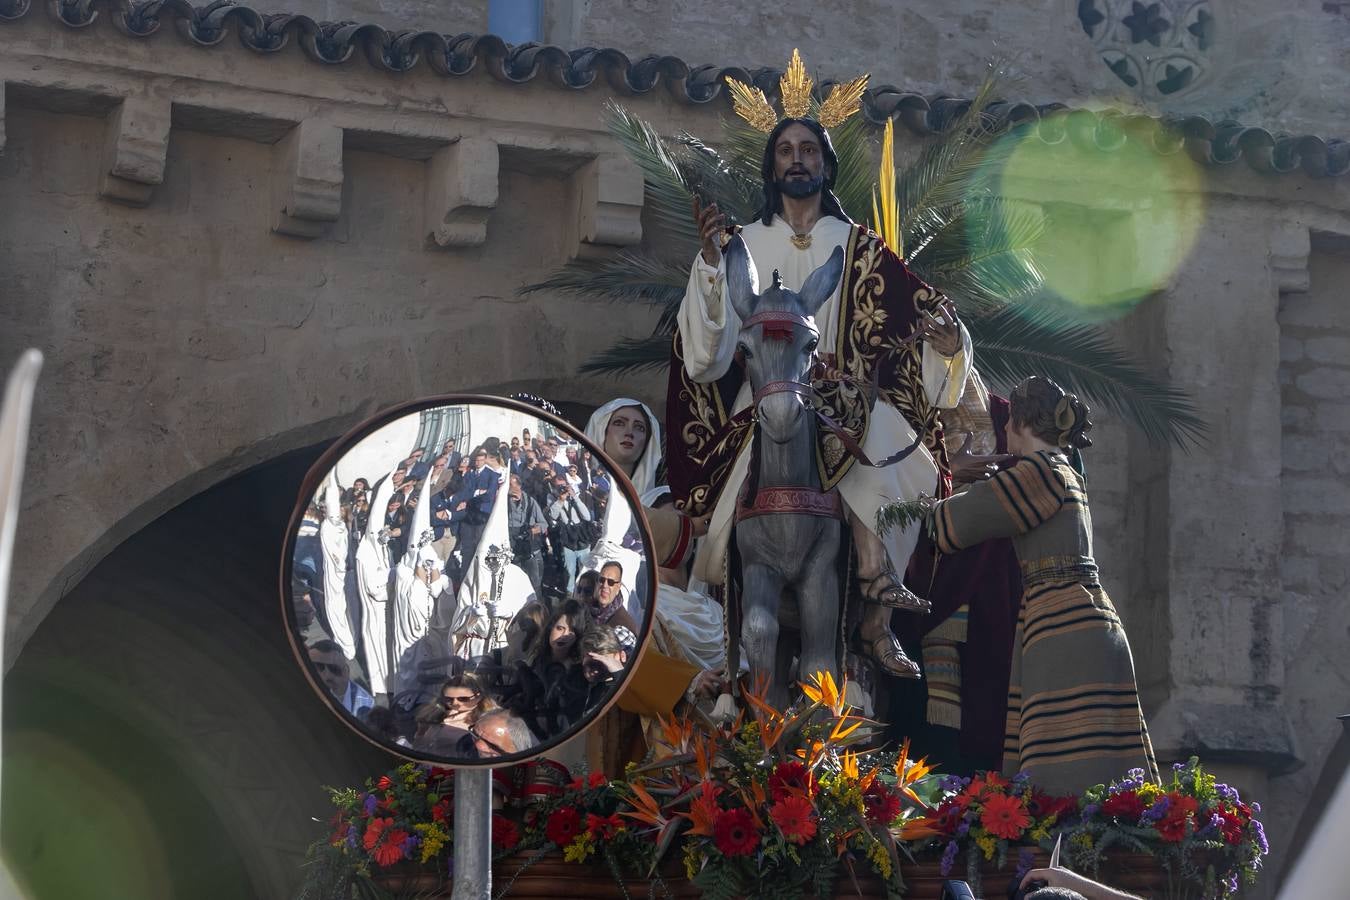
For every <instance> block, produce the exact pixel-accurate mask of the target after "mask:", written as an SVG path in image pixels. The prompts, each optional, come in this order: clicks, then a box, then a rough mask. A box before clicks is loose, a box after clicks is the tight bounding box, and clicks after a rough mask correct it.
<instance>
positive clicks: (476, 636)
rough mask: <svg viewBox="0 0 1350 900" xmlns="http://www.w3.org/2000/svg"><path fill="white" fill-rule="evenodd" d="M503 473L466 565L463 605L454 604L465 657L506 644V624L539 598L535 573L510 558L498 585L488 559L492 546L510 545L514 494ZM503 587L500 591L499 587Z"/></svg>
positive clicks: (459, 650)
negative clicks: (532, 578)
mask: <svg viewBox="0 0 1350 900" xmlns="http://www.w3.org/2000/svg"><path fill="white" fill-rule="evenodd" d="M498 474H499V475H500V478H499V483H498V485H497V499H496V501H495V502H494V503H493V504H492V512H491V513H489V514H488V520H487V524H486V525H485V526H483V538H482V540H480V541H479V542H478V549H477V550H476V551H475V552H474V555H473V558H472V559H470V560H467V561H466V562H465V566H464V580H463V582H462V583H461V584H460V587H459V596H458V603H457V605H456V607H455V618H454V625H453V626H452V628H451V633H452V635H453V637H452V640H454V641H455V643H456V645H457V649H456V650H455V654H456V655H457V656H461V657H463V658H465V659H469V658H471V657H474V656H482V655H483V654H486V653H490V652H492V651H493V650H495V649H496V648H498V647H502V646H505V645H506V628H507V625H509V624H510V622H511V620H512V619H513V618H515V616H516V613H518V612H520V609H521V607H523V606H524V605H525V604H526V603H529V602H530V601H531V600H533V599H535V597H534V585H533V584H532V583H531V582H530V576H528V575H526V574H525V571H524V570H523V569H521V568H520V567H519V566H517V565H515V564H514V563H511V562H509V561H508V562H507V563H506V565H505V567H504V568H503V569H502V571H501V573H500V576H499V577H500V579H501V580H500V584H499V585H494V583H493V580H492V567H491V566H489V565H488V563H487V555H488V552H489V551H490V549H491V548H492V547H500V548H502V549H503V550H506V551H508V556H509V551H510V549H511V534H510V527H509V525H508V522H507V512H508V506H509V502H510V501H509V499H508V497H507V495H508V493H509V492H510V488H511V485H510V480H511V479H510V478H509V477H508V475H507V473H505V472H502V473H498ZM497 587H500V588H501V590H500V593H498V592H497V590H496V588H497Z"/></svg>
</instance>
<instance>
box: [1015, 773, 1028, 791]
mask: <svg viewBox="0 0 1350 900" xmlns="http://www.w3.org/2000/svg"><path fill="white" fill-rule="evenodd" d="M1029 781H1031V773H1030V772H1028V771H1026V770H1025V769H1024V770H1022V771H1021V772H1018V773H1017V774H1016V775H1014V776H1013V777H1012V786H1013V788H1014V790H1015V791H1020V790H1021V789H1022V788H1024V787H1026V786H1027V782H1029Z"/></svg>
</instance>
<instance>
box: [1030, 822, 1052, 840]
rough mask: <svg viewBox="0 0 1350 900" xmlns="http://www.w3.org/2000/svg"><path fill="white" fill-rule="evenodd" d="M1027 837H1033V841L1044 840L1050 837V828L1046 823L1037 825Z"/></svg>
mask: <svg viewBox="0 0 1350 900" xmlns="http://www.w3.org/2000/svg"><path fill="white" fill-rule="evenodd" d="M1027 837H1029V838H1031V839H1032V840H1033V841H1038V842H1039V841H1043V840H1045V839H1046V838H1048V837H1050V829H1049V828H1046V827H1045V825H1037V826H1036V827H1035V828H1033V829H1032V830H1031V834H1029V835H1027Z"/></svg>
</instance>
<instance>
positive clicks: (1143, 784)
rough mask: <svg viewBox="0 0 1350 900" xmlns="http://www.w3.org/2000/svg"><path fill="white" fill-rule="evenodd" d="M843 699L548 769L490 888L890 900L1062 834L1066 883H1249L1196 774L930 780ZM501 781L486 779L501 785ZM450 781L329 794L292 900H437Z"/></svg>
mask: <svg viewBox="0 0 1350 900" xmlns="http://www.w3.org/2000/svg"><path fill="white" fill-rule="evenodd" d="M841 688H842V686H836V685H835V683H834V681H833V679H832V678H831V677H830V676H829V675H827V674H818V675H817V676H816V677H815V678H814V679H813V680H812V681H811V683H809V684H807V685H804V686H803V690H804V693H805V696H806V700H805V702H804V703H803V704H801V705H800V706H799V707H798V708H797V709H793V710H788V711H784V712H780V711H778V710H776V709H774V708H772V707H771V706H770V705H769V704H768V703H767V702H766V701H765V700H764V698H763V695H762V694H747V695H746V703H747V712H746V713H743V714H742V715H741V717H739V718H738V719H736V720H735V721H733V722H730V723H727V724H725V725H722V726H721V727H718V728H711V729H709V728H708V727H706V726H703V725H695V723H694V722H692V721H690V720H680V719H677V720H674V721H670V722H666V723H663V727H664V731H665V734H664V737H665V740H666V742H667V744H668V746H669V747H670V748H671V749H672V750H673V752H674V755H673V756H669V757H667V758H664V759H661V760H659V761H657V762H654V763H652V764H650V765H647V766H643V767H636V766H630V767H629V770H628V772H627V775H626V778H625V779H624V780H619V781H609V780H608V779H606V778H605V777H604V776H602V775H599V774H590V775H582V776H580V777H576V778H573V779H572V781H571V783H570V784H566V783H565V779H566V777H567V776H566V775H562V774H561V772H560V773H559V775H560V777H559V779H558V780H554V781H552V782H551V784H552V787H551V788H550V790H549V791H536V792H534V793H533V794H532V798H531V800H530V801H529V804H528V806H527V807H526V808H525V810H524V812H523V816H521V815H519V811H518V810H517V811H514V812H513V813H510V814H508V815H501V814H494V815H493V819H492V843H493V847H494V849H495V856H496V858H497V859H499V860H500V859H504V858H505V857H508V856H510V855H511V854H524V856H523V857H522V858H519V859H516V860H513V861H511V862H509V863H508V864H507V869H506V871H504V872H503V876H504V877H503V881H505V882H506V890H507V891H509V888H510V883H511V880H512V879H513V878H517V877H520V876H521V875H522V873H524V872H525V871H526V870H527V869H528V868H529V867H530V866H531V865H533V864H535V863H536V862H538V861H539V860H541V859H543V858H544V857H545V856H547V855H549V854H556V856H555V857H554V858H557V857H561V859H562V860H563V863H562V865H566V866H573V865H575V866H587V865H589V866H591V867H595V866H604V867H605V868H607V869H608V874H603V875H601V876H599V877H602V878H604V879H606V880H607V879H608V878H609V877H611V876H612V878H613V880H614V881H616V882H618V883H620V884H622V883H623V882H624V881H627V880H648V881H653V880H654V881H657V882H660V881H662V880H665V879H670V878H683V879H688V880H689V881H690V882H692V884H693V886H694V887H696V888H697V889H698V890H699V891H700V892H701V893H702V895H703V896H704V897H707V898H713V900H730V898H735V897H746V896H753V897H772V898H797V897H803V896H819V897H826V896H830V895H831V894H832V893H833V890H832V886H833V883H834V881H835V880H836V879H837V878H838V876H839V875H840V874H841V873H842V874H846V875H847V877H849V878H851V879H853V880H854V881H855V882H856V881H857V879H858V878H865V877H869V876H870V877H874V878H879V879H882V880H883V881H884V882H885V883H886V888H887V891H888V893H890V894H891V895H892V896H897V895H900V894H902V893H903V891H904V883H903V880H902V879H901V872H900V864H901V860H902V857H904V858H907V859H909V860H910V861H913V860H914V859H915V857H916V855H919V854H932V855H931V856H930V857H929V858H930V859H934V858H936V859H937V860H938V868H939V869H940V871H941V874H942V876H943V877H946V876H947V875H949V874H951V872H952V869H953V868H954V867H956V865H957V862H958V860H961V859H964V865H965V869H966V871H965V872H964V873H962V874H961V875H958V876H957V877H964V878H965V879H966V880H968V881H970V882H972V884H973V885H978V884H979V882H980V880H981V878H980V873H981V869H984V870H985V872H986V874H988V870H989V868H991V867H992V868H998V869H1010V868H1011V867H1010V865H1009V862H1010V860H1011V859H1012V858H1013V856H1014V854H1015V856H1016V859H1017V867H1016V874H1015V875H1014V876H1013V877H1015V878H1020V876H1021V875H1022V874H1023V873H1025V871H1027V870H1028V869H1029V868H1031V867H1032V865H1033V858H1034V856H1035V852H1036V850H1037V848H1039V849H1041V850H1045V851H1048V850H1050V848H1051V847H1052V846H1053V844H1054V843H1055V841H1056V839H1057V838H1061V839H1062V852H1063V859H1064V861H1065V862H1067V863H1068V864H1069V865H1070V866H1071V867H1072V868H1074V869H1076V870H1078V871H1082V872H1087V873H1089V874H1092V875H1098V874H1099V870H1100V869H1102V868H1103V866H1104V864H1107V865H1106V868H1108V873H1109V870H1110V867H1111V864H1112V863H1115V862H1119V854H1121V853H1124V854H1142V855H1146V856H1149V857H1152V858H1153V859H1154V860H1156V863H1150V864H1147V865H1145V866H1144V867H1142V868H1140V869H1138V870H1137V871H1138V872H1141V873H1145V874H1147V873H1152V874H1148V877H1150V878H1152V879H1154V883H1155V884H1157V883H1158V879H1161V877H1162V875H1164V874H1165V876H1166V888H1165V890H1166V892H1167V896H1169V897H1170V898H1172V900H1221V898H1227V897H1230V896H1232V895H1233V894H1235V893H1236V892H1237V890H1238V888H1239V885H1240V884H1242V883H1244V882H1245V883H1251V882H1252V881H1254V880H1255V877H1256V873H1257V872H1258V871H1259V869H1260V868H1261V862H1262V857H1263V856H1264V855H1265V854H1266V853H1267V852H1268V850H1269V847H1268V845H1267V843H1266V838H1265V834H1264V831H1263V829H1262V827H1261V823H1260V821H1258V819H1257V818H1256V816H1257V814H1258V813H1259V812H1260V806H1259V805H1258V804H1256V803H1246V802H1244V801H1243V800H1242V799H1241V798H1240V797H1239V796H1238V792H1237V791H1236V790H1234V789H1233V788H1231V787H1229V786H1227V785H1224V784H1219V783H1218V782H1217V781H1216V779H1215V778H1214V776H1213V775H1211V774H1209V773H1208V772H1206V771H1204V769H1203V768H1202V767H1201V766H1200V763H1199V761H1198V760H1196V759H1194V758H1193V759H1191V760H1190V761H1189V762H1187V763H1180V764H1178V765H1176V766H1175V767H1174V768H1173V770H1172V774H1171V782H1170V784H1163V785H1160V784H1157V783H1155V782H1153V781H1151V780H1149V779H1148V778H1147V777H1146V775H1145V773H1144V771H1143V770H1141V769H1135V770H1132V771H1131V772H1129V773H1128V774H1127V776H1126V777H1125V778H1123V779H1119V780H1117V781H1113V782H1112V783H1111V784H1109V785H1097V786H1095V787H1093V788H1091V789H1089V790H1088V791H1087V792H1086V793H1084V794H1083V795H1081V796H1054V795H1050V794H1047V793H1045V792H1044V791H1042V790H1040V789H1039V788H1038V787H1036V786H1035V785H1034V784H1032V783H1031V781H1030V779H1029V778H1028V777H1027V776H1026V775H1025V774H1023V775H1018V776H1016V777H1013V778H1011V779H1009V778H1004V777H1002V776H1000V775H999V774H998V773H994V772H982V773H976V774H975V775H974V776H972V777H962V776H959V775H949V776H946V777H943V776H939V775H937V774H934V773H933V772H932V771H931V770H930V768H929V766H928V765H927V763H926V762H924V761H923V760H919V761H915V760H911V759H910V758H909V746H908V743H906V744H905V745H904V746H903V747H902V748H901V749H900V750H899V751H898V752H875V751H874V752H866V751H862V750H859V749H858V748H859V745H861V744H862V743H863V742H864V741H866V740H867V739H868V738H869V737H870V731H871V726H873V725H874V724H875V723H871V722H869V721H867V720H865V719H863V718H861V717H859V716H855V715H853V714H852V713H851V711H850V710H849V708H848V707H847V706H846V705H845V704H844V701H843V691H842V689H841ZM509 771H510V770H498V772H497V773H494V777H497V778H499V779H503V780H504V781H508V782H509V781H510V780H511V776H510V775H509V774H507V773H508V772H509ZM453 776H454V773H453V772H452V771H451V770H448V769H442V768H436V767H429V766H417V765H413V764H405V765H402V766H399V767H398V768H397V769H394V770H393V771H391V772H389V773H387V774H385V775H383V776H380V777H379V778H376V779H372V780H368V781H367V782H366V784H365V786H364V789H357V788H346V789H337V790H332V789H330V794H331V798H332V801H333V804H334V806H335V807H336V809H335V812H334V814H333V816H332V818H331V819H330V821H329V829H328V834H327V836H326V837H325V838H323V839H322V840H320V841H318V842H316V843H315V844H314V845H313V847H311V851H310V860H309V863H310V865H311V867H312V868H311V871H310V875H309V877H308V878H307V879H306V884H305V887H304V889H303V890H302V892H301V894H300V896H299V900H318V898H324V900H327V898H331V897H338V896H340V897H352V896H355V897H361V898H378V897H387V896H389V895H388V894H387V893H385V892H384V889H383V888H382V887H381V885H384V886H386V887H387V886H389V885H391V884H397V883H399V879H400V878H405V879H406V877H408V876H415V878H414V880H416V884H417V887H418V888H419V889H421V890H428V889H429V890H431V891H433V892H434V891H435V890H437V889H442V888H444V887H445V885H446V884H448V881H449V875H450V866H451V865H452V860H451V857H452V840H453V831H452V825H453V814H452V808H453V800H454V777H453ZM564 785H565V786H564ZM931 864H932V863H929V865H931ZM511 867H515V875H514V876H513V875H511V871H512V869H511ZM1160 870H1161V872H1160ZM601 871H602V872H603V870H601ZM579 875H580V873H579ZM549 877H552V875H551V874H550V876H549ZM589 877H592V878H594V877H597V876H596V875H595V870H594V868H592V869H591V872H590V873H589ZM433 895H434V894H433Z"/></svg>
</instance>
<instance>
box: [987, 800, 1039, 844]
mask: <svg viewBox="0 0 1350 900" xmlns="http://www.w3.org/2000/svg"><path fill="white" fill-rule="evenodd" d="M980 824H981V825H983V826H984V827H985V829H986V830H987V831H988V832H989V833H990V834H992V835H994V836H995V837H1001V838H1007V839H1008V840H1014V839H1016V838H1017V837H1018V835H1020V834H1021V833H1022V831H1023V830H1024V829H1025V828H1026V827H1027V826H1028V825H1030V824H1031V816H1029V815H1027V809H1026V807H1025V806H1023V805H1022V801H1021V800H1018V799H1017V798H1016V797H1009V796H1007V795H1006V794H991V795H990V796H989V797H988V798H987V799H986V800H985V801H984V812H983V813H982V814H981V815H980Z"/></svg>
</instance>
